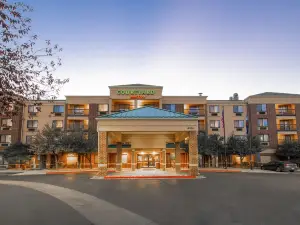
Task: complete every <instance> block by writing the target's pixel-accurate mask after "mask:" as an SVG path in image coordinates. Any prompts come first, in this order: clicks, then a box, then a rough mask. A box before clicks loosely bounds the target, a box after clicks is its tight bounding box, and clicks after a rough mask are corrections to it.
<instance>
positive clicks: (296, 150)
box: [276, 140, 300, 160]
mask: <svg viewBox="0 0 300 225" xmlns="http://www.w3.org/2000/svg"><path fill="white" fill-rule="evenodd" d="M276 155H277V156H279V157H284V158H287V159H288V160H290V159H291V158H297V157H300V146H299V143H298V142H297V141H288V140H285V141H284V142H283V144H282V145H279V146H278V149H277V151H276Z"/></svg>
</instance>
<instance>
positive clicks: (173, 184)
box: [0, 173, 300, 225]
mask: <svg viewBox="0 0 300 225" xmlns="http://www.w3.org/2000/svg"><path fill="white" fill-rule="evenodd" d="M203 175H204V176H205V177H206V179H199V180H91V179H89V176H88V175H46V176H21V177H20V176H18V177H16V176H14V177H9V176H7V177H1V178H0V179H14V180H27V181H34V182H43V183H48V184H54V185H58V186H62V187H67V188H70V189H74V190H78V191H81V192H83V193H87V194H90V195H93V196H96V197H98V198H100V199H103V200H105V201H107V202H110V203H111V204H114V205H116V206H118V207H121V208H124V209H127V210H129V211H131V212H133V213H136V214H138V215H141V216H143V217H144V218H147V219H150V220H151V221H154V222H156V223H157V224H162V225H164V224H166V225H167V224H172V225H173V224H185V225H186V224H212V225H218V224H222V225H223V224H226V225H227V224H234V225H237V224H243V225H253V224H266V225H268V224H272V225H282V224H292V225H293V224H295V225H296V224H297V225H298V224H299V218H300V202H299V199H300V192H299V186H300V179H299V175H297V174H295V173H293V174H286V175H284V176H280V175H277V174H271V173H270V174H269V173H268V174H261V173H203Z"/></svg>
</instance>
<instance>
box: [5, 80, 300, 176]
mask: <svg viewBox="0 0 300 225" xmlns="http://www.w3.org/2000/svg"><path fill="white" fill-rule="evenodd" d="M223 109H224V123H225V128H223V126H222V123H221V117H222V110H223ZM246 118H249V132H250V133H251V134H252V135H253V136H256V135H258V136H259V138H260V140H261V143H262V145H263V146H264V150H263V151H262V152H261V153H260V157H259V158H260V159H259V160H261V161H262V162H266V161H269V160H271V159H272V157H275V154H274V153H275V151H276V148H277V146H278V144H281V143H282V142H283V140H298V139H299V138H298V137H299V135H300V132H299V131H300V129H299V126H300V95H297V94H284V93H271V92H267V93H262V94H258V95H252V96H249V97H248V98H246V99H245V100H207V96H202V95H199V96H164V95H163V87H162V86H154V85H144V84H130V85H118V86H110V87H109V95H107V96H66V100H58V101H54V102H47V101H44V102H43V104H42V105H41V106H40V108H38V107H36V106H33V105H31V104H30V103H28V105H27V106H26V107H24V110H23V115H22V120H20V121H21V123H19V124H16V125H15V128H14V130H16V131H15V132H14V133H11V135H12V136H11V139H7V137H6V136H4V137H3V139H2V133H3V135H6V133H7V132H6V131H2V130H1V131H0V132H1V133H0V134H1V144H0V146H1V145H2V144H3V143H4V144H5V143H6V142H14V141H16V140H19V139H21V141H22V142H24V143H28V144H30V141H31V139H32V137H33V136H34V135H35V133H36V131H37V130H38V129H42V128H43V127H44V125H45V124H49V125H51V126H54V127H56V128H60V129H64V130H68V131H79V130H81V131H85V132H87V133H88V132H89V131H97V132H98V135H99V136H98V137H99V146H98V153H95V154H93V157H92V164H93V166H94V167H99V169H100V171H102V172H103V174H105V173H106V171H107V170H108V169H113V170H117V171H119V170H122V169H126V170H135V169H138V168H142V167H155V168H160V169H162V170H165V169H167V168H174V169H175V170H176V171H177V172H179V171H180V170H186V169H188V170H190V171H191V174H193V173H195V172H193V171H196V168H197V167H198V160H199V157H198V154H197V135H198V134H199V133H201V132H203V133H207V134H214V133H217V134H220V135H222V136H223V135H224V129H225V135H226V136H227V137H228V136H231V135H246V132H247V129H246ZM3 121H4V122H3V124H5V123H6V122H5V119H3ZM1 124H2V120H1ZM1 129H2V127H1ZM4 139H5V140H4ZM187 145H188V146H189V151H188V152H187V151H185V149H186V147H187ZM49 157H50V159H47V160H48V161H49V160H50V161H51V156H49ZM49 157H48V158H49ZM61 158H62V160H64V161H65V164H66V166H68V165H72V164H76V163H78V160H77V157H76V155H71V154H69V155H68V154H66V155H64V156H62V157H61ZM257 159H258V158H257ZM82 160H84V159H82ZM81 163H87V162H81ZM232 163H233V164H234V163H237V164H238V161H237V160H236V158H235V157H233V159H232ZM50 164H51V162H50Z"/></svg>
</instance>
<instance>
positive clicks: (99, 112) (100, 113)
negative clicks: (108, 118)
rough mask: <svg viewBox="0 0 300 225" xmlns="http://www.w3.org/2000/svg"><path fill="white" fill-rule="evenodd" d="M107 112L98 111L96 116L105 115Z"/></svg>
mask: <svg viewBox="0 0 300 225" xmlns="http://www.w3.org/2000/svg"><path fill="white" fill-rule="evenodd" d="M107 114H109V112H108V111H98V116H105V115H107Z"/></svg>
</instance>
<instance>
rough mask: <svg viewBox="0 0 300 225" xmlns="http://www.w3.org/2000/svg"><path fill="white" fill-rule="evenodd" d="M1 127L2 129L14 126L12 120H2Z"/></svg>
mask: <svg viewBox="0 0 300 225" xmlns="http://www.w3.org/2000/svg"><path fill="white" fill-rule="evenodd" d="M1 126H2V127H11V126H12V119H2V121H1Z"/></svg>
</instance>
